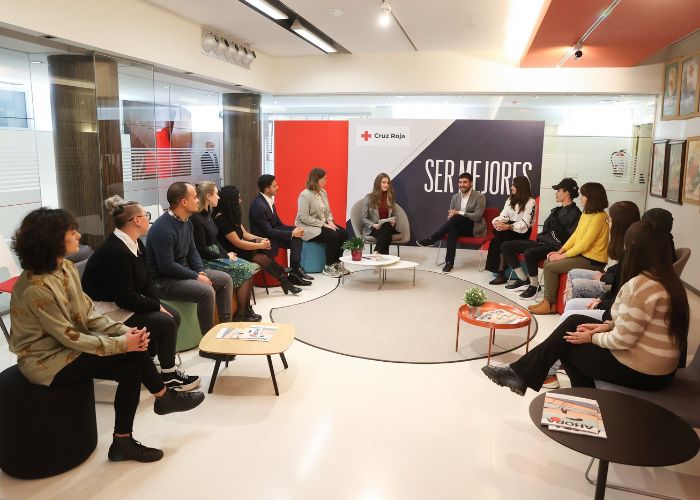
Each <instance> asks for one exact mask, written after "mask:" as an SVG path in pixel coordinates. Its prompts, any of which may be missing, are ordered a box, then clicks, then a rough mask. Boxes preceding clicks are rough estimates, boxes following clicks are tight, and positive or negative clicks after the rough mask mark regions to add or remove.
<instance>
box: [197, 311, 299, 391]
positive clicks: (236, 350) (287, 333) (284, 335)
mask: <svg viewBox="0 0 700 500" xmlns="http://www.w3.org/2000/svg"><path fill="white" fill-rule="evenodd" d="M259 325H271V326H276V327H277V331H276V332H275V333H274V334H272V338H271V339H270V340H269V341H268V342H260V341H256V340H236V339H217V338H216V334H217V333H219V331H220V330H221V329H222V328H248V327H249V326H259ZM293 340H294V327H293V326H292V325H288V324H285V323H220V324H218V325H216V326H214V328H212V329H211V330H209V331H208V332H207V334H206V335H205V336H204V337H202V340H201V342H200V343H199V355H200V356H202V357H203V358H209V359H213V360H214V361H216V363H215V364H214V371H213V373H212V376H211V382H210V383H209V391H208V392H209V393H210V394H211V392H212V391H213V390H214V384H215V383H216V377H217V375H218V374H219V367H220V366H221V362H222V361H223V362H224V363H226V366H228V364H229V362H230V361H233V360H234V359H235V358H236V356H266V357H267V365H268V366H269V367H270V376H271V377H272V385H273V386H274V388H275V395H276V396H279V395H280V393H279V390H278V389H277V378H276V377H275V369H274V367H273V366H272V357H271V356H273V355H275V354H279V356H280V358H281V359H282V364H283V365H284V368H285V369H286V368H287V367H288V365H287V359H286V358H285V357H284V351H286V350H287V349H288V348H289V346H290V345H292V341H293Z"/></svg>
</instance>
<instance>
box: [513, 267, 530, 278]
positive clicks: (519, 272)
mask: <svg viewBox="0 0 700 500" xmlns="http://www.w3.org/2000/svg"><path fill="white" fill-rule="evenodd" d="M515 275H516V276H517V277H518V279H519V280H520V281H527V276H525V272H524V271H523V270H522V268H520V267H519V268H517V269H516V270H515Z"/></svg>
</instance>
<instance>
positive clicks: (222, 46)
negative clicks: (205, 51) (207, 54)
mask: <svg viewBox="0 0 700 500" xmlns="http://www.w3.org/2000/svg"><path fill="white" fill-rule="evenodd" d="M227 48H228V47H227V46H226V42H224V37H220V38H219V43H217V44H216V47H214V52H216V55H217V56H223V55H224V54H225V53H226V49H227Z"/></svg>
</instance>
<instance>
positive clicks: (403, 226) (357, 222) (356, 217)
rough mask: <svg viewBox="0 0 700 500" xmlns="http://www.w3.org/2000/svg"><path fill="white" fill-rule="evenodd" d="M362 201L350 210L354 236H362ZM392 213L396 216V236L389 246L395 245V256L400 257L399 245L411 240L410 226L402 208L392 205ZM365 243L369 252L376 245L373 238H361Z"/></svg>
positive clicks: (395, 204) (375, 240)
mask: <svg viewBox="0 0 700 500" xmlns="http://www.w3.org/2000/svg"><path fill="white" fill-rule="evenodd" d="M362 201H363V200H360V201H358V202H356V203H355V204H354V205H353V206H352V208H351V209H350V224H352V230H353V231H354V233H355V235H356V236H362V229H363V226H362ZM394 213H395V215H396V230H397V231H398V233H397V234H395V235H393V236H392V238H391V244H392V245H396V254H397V255H400V250H399V245H403V244H406V243H408V241H409V240H410V239H411V224H410V223H409V221H408V216H407V215H406V212H404V210H403V208H401V206H400V205H399V204H398V203H394ZM363 238H364V239H365V241H366V242H367V243H369V251H370V252H371V251H372V245H374V244H375V243H377V239H376V238H374V237H373V236H369V235H368V236H363Z"/></svg>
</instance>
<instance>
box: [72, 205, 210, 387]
mask: <svg viewBox="0 0 700 500" xmlns="http://www.w3.org/2000/svg"><path fill="white" fill-rule="evenodd" d="M105 206H106V207H107V212H109V214H110V215H111V216H112V219H113V220H114V226H115V227H116V229H115V230H114V233H112V234H110V235H109V237H108V238H107V239H106V240H105V242H104V243H102V245H101V246H100V247H99V248H98V249H97V250H96V251H95V253H93V254H92V255H91V256H90V259H89V260H88V261H87V264H86V265H85V271H84V272H83V279H82V283H83V289H84V290H85V293H87V294H88V295H89V296H90V298H91V299H92V300H94V301H95V311H96V312H98V313H100V314H104V315H105V316H107V317H109V318H111V319H113V320H114V321H120V322H122V323H124V324H125V325H126V326H130V327H135V328H145V329H146V330H148V331H149V332H150V333H151V336H150V338H149V340H150V341H151V346H152V347H154V349H153V352H157V353H158V360H159V362H160V376H161V378H162V380H163V383H164V384H165V385H166V386H167V387H169V388H170V389H173V390H176V391H189V390H191V389H194V388H195V387H198V386H199V384H200V380H199V377H197V376H189V375H187V374H186V373H184V372H182V371H179V370H177V369H176V368H175V344H176V343H177V329H178V327H179V326H180V314H179V313H178V312H177V311H176V310H175V309H173V308H171V307H168V306H165V305H163V304H161V303H160V300H158V297H157V296H156V293H155V291H154V290H153V285H152V284H151V280H150V277H149V275H148V267H147V266H146V254H145V249H144V245H143V243H142V242H141V240H139V237H141V236H145V235H146V233H148V228H149V226H150V225H149V221H150V220H151V217H150V215H149V214H148V212H146V210H144V208H143V206H142V205H141V204H140V203H138V202H136V201H124V200H123V199H122V198H121V197H120V196H116V195H115V196H112V197H111V198H107V199H106V200H105Z"/></svg>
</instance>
